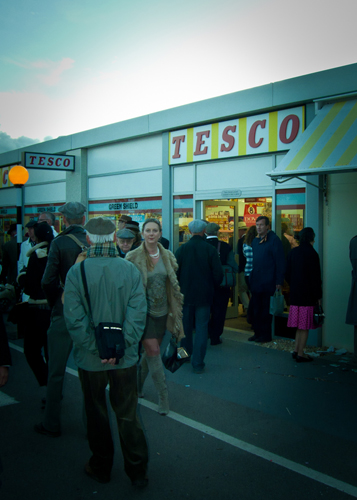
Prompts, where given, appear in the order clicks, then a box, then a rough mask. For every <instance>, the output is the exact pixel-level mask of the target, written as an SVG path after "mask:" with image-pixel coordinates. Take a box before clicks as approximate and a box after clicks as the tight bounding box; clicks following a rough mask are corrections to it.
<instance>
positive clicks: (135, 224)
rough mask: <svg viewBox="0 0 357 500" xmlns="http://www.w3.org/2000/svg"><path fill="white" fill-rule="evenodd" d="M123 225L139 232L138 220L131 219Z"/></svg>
mask: <svg viewBox="0 0 357 500" xmlns="http://www.w3.org/2000/svg"><path fill="white" fill-rule="evenodd" d="M125 227H126V228H127V229H130V231H133V232H134V233H139V232H140V229H139V222H136V220H131V221H130V222H127V223H126V224H125Z"/></svg>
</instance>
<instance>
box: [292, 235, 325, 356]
mask: <svg viewBox="0 0 357 500" xmlns="http://www.w3.org/2000/svg"><path fill="white" fill-rule="evenodd" d="M299 241H300V245H299V246H298V247H296V248H293V249H292V250H291V252H290V253H289V256H288V262H287V269H286V281H287V282H288V283H289V285H290V303H291V305H290V311H289V318H288V326H289V327H291V328H296V329H297V330H296V335H295V350H294V352H293V353H292V356H293V358H294V359H295V360H296V361H297V362H298V363H300V362H306V361H312V358H311V357H310V356H307V355H306V354H305V353H304V349H305V346H306V342H307V336H308V333H309V330H313V329H315V328H317V327H316V326H315V325H314V321H313V315H314V306H315V305H316V304H317V303H319V304H321V297H322V282H321V269H320V259H319V256H318V254H317V252H316V251H315V250H314V248H313V244H314V242H315V233H314V230H313V229H312V228H311V227H305V228H304V229H302V231H300V235H299Z"/></svg>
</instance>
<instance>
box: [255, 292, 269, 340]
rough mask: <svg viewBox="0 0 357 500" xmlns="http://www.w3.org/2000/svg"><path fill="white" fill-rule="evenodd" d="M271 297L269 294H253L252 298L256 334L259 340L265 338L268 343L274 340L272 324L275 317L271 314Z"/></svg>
mask: <svg viewBox="0 0 357 500" xmlns="http://www.w3.org/2000/svg"><path fill="white" fill-rule="evenodd" d="M270 297H271V294H270V293H269V292H253V295H252V298H251V312H252V316H253V329H254V333H255V335H256V336H257V337H258V338H263V339H264V340H266V341H270V340H271V339H272V336H271V323H272V319H273V316H272V315H271V314H269V308H270Z"/></svg>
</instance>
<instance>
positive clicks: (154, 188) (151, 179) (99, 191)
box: [88, 169, 162, 200]
mask: <svg viewBox="0 0 357 500" xmlns="http://www.w3.org/2000/svg"><path fill="white" fill-rule="evenodd" d="M88 185H89V189H88V199H89V200H111V199H120V198H140V197H143V196H161V192H162V170H161V169H160V170H146V171H142V172H134V173H125V174H122V175H110V176H108V175H107V176H103V177H92V178H90V179H89V181H88Z"/></svg>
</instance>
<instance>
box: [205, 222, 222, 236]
mask: <svg viewBox="0 0 357 500" xmlns="http://www.w3.org/2000/svg"><path fill="white" fill-rule="evenodd" d="M220 229H221V228H220V226H219V224H216V223H215V222H209V223H208V224H207V226H206V234H217V233H218V231H219V230H220Z"/></svg>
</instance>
